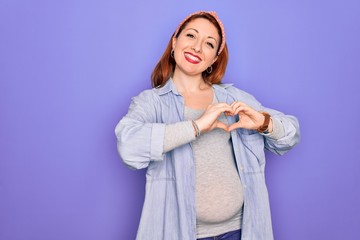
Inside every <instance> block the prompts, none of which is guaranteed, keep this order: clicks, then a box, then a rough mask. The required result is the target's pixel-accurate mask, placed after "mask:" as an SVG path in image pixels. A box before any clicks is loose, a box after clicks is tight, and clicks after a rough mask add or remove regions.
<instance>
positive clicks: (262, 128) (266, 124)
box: [256, 112, 270, 134]
mask: <svg viewBox="0 0 360 240" xmlns="http://www.w3.org/2000/svg"><path fill="white" fill-rule="evenodd" d="M260 113H261V114H262V115H264V117H265V120H264V123H263V124H262V125H261V126H260V127H259V128H258V129H256V131H258V132H260V133H265V134H266V133H269V132H268V128H269V123H270V114H269V113H267V112H260Z"/></svg>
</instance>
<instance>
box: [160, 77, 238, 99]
mask: <svg viewBox="0 0 360 240" xmlns="http://www.w3.org/2000/svg"><path fill="white" fill-rule="evenodd" d="M232 85H233V84H213V85H212V87H213V89H214V91H215V92H221V93H223V94H226V93H227V91H226V88H228V87H231V86H232ZM155 91H156V92H157V94H159V95H164V94H167V93H169V92H173V93H174V94H175V95H181V94H180V93H179V92H178V90H177V89H176V86H175V84H174V81H173V80H172V78H169V80H168V81H167V82H166V83H165V85H164V86H162V87H159V88H155Z"/></svg>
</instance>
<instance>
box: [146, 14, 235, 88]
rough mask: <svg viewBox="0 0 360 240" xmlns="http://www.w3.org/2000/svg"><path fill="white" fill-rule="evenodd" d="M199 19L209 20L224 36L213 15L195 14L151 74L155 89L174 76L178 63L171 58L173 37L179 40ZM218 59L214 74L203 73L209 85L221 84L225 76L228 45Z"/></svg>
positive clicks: (214, 66) (214, 64)
mask: <svg viewBox="0 0 360 240" xmlns="http://www.w3.org/2000/svg"><path fill="white" fill-rule="evenodd" d="M197 18H205V19H207V20H209V21H210V22H211V23H212V24H214V26H215V27H216V28H217V30H218V33H219V36H222V33H221V28H220V26H219V24H218V22H217V21H216V19H215V18H214V17H213V16H212V15H211V14H198V15H196V14H195V15H193V16H191V17H190V18H189V19H187V20H186V21H185V22H184V23H183V24H182V26H180V30H179V31H178V33H177V34H176V36H174V34H175V33H174V34H173V35H172V36H171V38H170V41H169V43H168V45H167V47H166V49H165V52H164V53H163V55H162V56H161V58H160V60H159V62H158V63H157V64H156V66H155V68H154V71H153V72H152V74H151V82H152V85H153V87H162V86H163V85H165V83H166V82H167V81H168V80H169V78H170V77H171V76H172V75H173V73H174V69H175V66H176V62H175V59H174V58H173V57H172V56H171V50H172V39H173V37H176V38H177V37H178V36H179V35H180V33H181V31H182V30H183V29H184V28H185V27H186V25H187V24H188V23H189V22H191V21H192V20H194V19H197ZM222 41H223V39H221V40H220V44H219V46H221V43H222ZM218 50H219V49H218ZM217 57H218V58H217V60H216V61H215V62H214V63H213V65H212V72H211V73H210V74H209V73H207V72H206V70H205V71H204V72H203V73H202V77H203V79H204V81H205V82H207V83H209V84H217V83H221V79H222V78H223V76H224V74H225V70H226V66H227V63H228V59H229V53H228V49H227V45H226V43H225V47H224V50H222V52H221V53H220V54H219V55H218V56H217Z"/></svg>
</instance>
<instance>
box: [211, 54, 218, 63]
mask: <svg viewBox="0 0 360 240" xmlns="http://www.w3.org/2000/svg"><path fill="white" fill-rule="evenodd" d="M217 59H218V56H216V57H215V58H214V60H213V62H212V64H213V63H214V62H216V60H217Z"/></svg>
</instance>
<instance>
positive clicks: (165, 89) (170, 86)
mask: <svg viewBox="0 0 360 240" xmlns="http://www.w3.org/2000/svg"><path fill="white" fill-rule="evenodd" d="M155 92H157V94H159V95H164V94H167V93H169V92H173V93H174V94H175V95H180V93H179V92H178V90H177V89H176V86H175V84H174V81H173V80H172V78H169V80H168V81H167V82H166V83H165V85H164V86H162V87H159V88H155Z"/></svg>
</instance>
